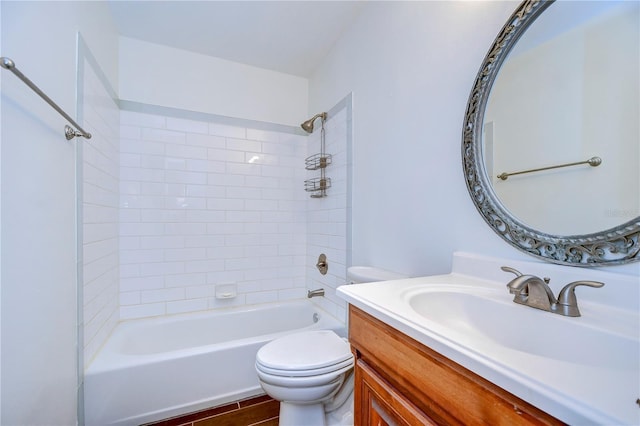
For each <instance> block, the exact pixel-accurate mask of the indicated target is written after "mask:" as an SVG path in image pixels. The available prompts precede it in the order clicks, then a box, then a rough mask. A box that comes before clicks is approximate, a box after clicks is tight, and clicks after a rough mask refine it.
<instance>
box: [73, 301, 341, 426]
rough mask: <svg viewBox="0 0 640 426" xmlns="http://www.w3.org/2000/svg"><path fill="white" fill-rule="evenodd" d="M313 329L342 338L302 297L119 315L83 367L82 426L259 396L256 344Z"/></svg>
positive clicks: (136, 420) (337, 326) (131, 421)
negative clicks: (121, 319) (150, 315)
mask: <svg viewBox="0 0 640 426" xmlns="http://www.w3.org/2000/svg"><path fill="white" fill-rule="evenodd" d="M318 329H331V330H335V331H336V333H338V334H339V335H341V336H346V329H345V327H344V324H343V323H341V322H339V321H338V320H336V319H335V318H333V317H332V316H330V315H329V314H327V313H326V312H324V311H322V310H320V309H319V308H318V307H316V306H315V305H313V304H312V303H311V302H309V301H307V300H304V301H294V302H285V303H277V304H265V305H253V306H250V307H242V308H230V309H225V310H218V311H211V312H202V313H193V314H182V315H174V316H169V317H159V318H151V319H141V320H132V321H124V322H122V323H120V324H118V326H117V327H116V329H115V330H114V332H113V333H112V335H111V337H110V338H109V339H108V341H107V342H106V343H105V345H104V347H103V348H102V349H101V350H100V352H99V353H98V354H97V355H96V357H95V359H94V360H93V361H92V362H91V364H90V365H89V366H88V367H87V369H86V371H85V376H84V405H85V424H86V425H87V426H102V425H139V424H141V423H145V422H150V421H154V420H160V419H164V418H167V417H172V416H176V415H179V414H184V413H188V412H192V411H197V410H200V409H204V408H208V407H212V406H217V405H220V404H225V403H228V402H232V401H237V400H239V399H243V398H247V397H251V396H256V395H260V394H263V393H264V392H263V391H262V389H261V388H260V384H259V383H258V378H257V375H256V373H255V370H254V363H255V357H256V353H257V351H258V349H259V348H260V347H261V346H263V345H264V344H265V343H267V342H269V341H271V340H273V339H274V338H277V337H280V336H283V335H286V334H288V333H291V332H296V331H302V330H318Z"/></svg>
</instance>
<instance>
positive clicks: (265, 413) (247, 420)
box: [143, 395, 280, 426]
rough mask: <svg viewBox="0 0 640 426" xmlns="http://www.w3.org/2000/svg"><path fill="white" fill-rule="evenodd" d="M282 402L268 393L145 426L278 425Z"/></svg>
mask: <svg viewBox="0 0 640 426" xmlns="http://www.w3.org/2000/svg"><path fill="white" fill-rule="evenodd" d="M279 411H280V404H279V403H278V401H274V400H273V399H271V397H269V396H267V395H262V396H257V397H255V398H250V399H246V400H243V401H239V402H234V403H231V404H226V405H222V406H220V407H214V408H209V409H207V410H202V411H198V412H195V413H190V414H185V415H183V416H178V417H172V418H170V419H165V420H160V421H157V422H153V423H147V424H145V425H143V426H278V414H279Z"/></svg>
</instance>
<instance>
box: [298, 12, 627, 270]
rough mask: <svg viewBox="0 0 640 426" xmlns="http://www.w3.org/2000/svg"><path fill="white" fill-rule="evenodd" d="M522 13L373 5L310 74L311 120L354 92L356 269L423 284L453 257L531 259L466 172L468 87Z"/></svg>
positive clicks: (354, 256) (445, 268) (625, 268)
mask: <svg viewBox="0 0 640 426" xmlns="http://www.w3.org/2000/svg"><path fill="white" fill-rule="evenodd" d="M516 6H517V3H516V2H510V1H505V2H480V1H473V2H372V3H370V4H368V5H367V6H366V7H365V9H364V11H363V13H362V15H361V16H360V17H359V18H358V19H357V20H356V22H354V24H353V26H352V27H351V28H350V29H349V30H348V31H347V32H346V33H345V34H344V36H343V37H342V38H341V39H340V40H339V41H338V43H337V44H336V46H335V48H334V49H333V50H332V52H331V53H330V54H329V55H328V56H327V58H326V60H325V61H324V62H323V64H322V65H321V66H320V67H319V69H318V70H317V71H316V72H315V74H314V75H313V76H312V77H311V79H310V83H309V86H310V95H309V99H310V110H311V111H314V110H319V109H321V108H322V107H323V106H324V105H332V104H333V103H335V102H336V100H338V99H341V98H342V97H343V96H345V95H346V94H347V93H349V92H353V99H354V101H353V102H354V106H353V123H354V142H353V163H354V171H353V173H354V182H353V263H354V264H369V265H374V266H378V267H383V268H387V269H390V270H393V271H397V272H403V273H406V274H410V275H424V274H437V273H446V272H448V271H449V270H450V267H451V254H452V252H453V251H454V250H465V251H471V252H478V253H485V254H490V255H493V256H500V257H506V258H514V259H530V258H528V257H527V256H526V255H525V254H522V253H521V252H519V251H517V250H516V249H514V248H512V247H511V246H510V245H508V244H507V243H506V242H504V241H503V240H502V239H500V237H498V236H497V235H496V234H495V233H494V232H493V231H492V230H491V229H490V228H489V227H488V226H487V225H486V224H485V222H484V221H483V219H482V218H481V216H480V215H479V214H478V212H477V211H476V209H475V207H474V205H473V203H472V201H471V198H470V197H469V195H468V192H467V189H466V186H465V182H464V177H463V173H462V164H461V163H462V156H461V139H462V123H463V119H464V112H465V108H466V104H467V101H468V96H469V93H470V90H471V87H472V85H473V82H474V79H475V77H476V74H477V71H478V68H479V67H480V64H481V62H482V60H483V58H484V56H485V55H486V53H487V51H488V49H489V47H490V46H491V44H492V42H493V40H494V38H495V36H496V35H497V34H498V32H499V31H500V29H501V28H502V26H503V25H504V23H505V22H506V20H507V18H508V17H509V16H510V15H511V13H512V12H513V10H514V9H515V7H516ZM611 270H615V271H620V272H625V273H635V274H637V273H638V264H637V263H636V264H632V265H625V266H620V267H615V268H611ZM585 273H587V272H586V271H585Z"/></svg>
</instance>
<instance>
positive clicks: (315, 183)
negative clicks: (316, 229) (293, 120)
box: [303, 112, 331, 198]
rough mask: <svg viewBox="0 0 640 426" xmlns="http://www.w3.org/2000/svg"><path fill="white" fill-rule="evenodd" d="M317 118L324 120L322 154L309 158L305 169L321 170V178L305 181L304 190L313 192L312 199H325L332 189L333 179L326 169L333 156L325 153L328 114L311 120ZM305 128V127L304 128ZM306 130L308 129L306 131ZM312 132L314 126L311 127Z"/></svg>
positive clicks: (321, 140) (321, 139)
mask: <svg viewBox="0 0 640 426" xmlns="http://www.w3.org/2000/svg"><path fill="white" fill-rule="evenodd" d="M317 117H320V118H321V119H322V121H321V126H322V127H321V129H320V152H319V153H318V154H313V155H311V156H309V157H307V158H306V159H305V160H304V162H305V169H307V170H320V177H316V178H312V179H307V180H305V181H304V190H305V191H307V192H311V198H323V197H326V196H327V189H329V188H331V178H328V177H326V175H325V169H326V168H327V166H328V165H329V164H331V154H327V153H326V152H325V134H324V122H325V121H326V119H327V113H326V112H323V113H320V114H318V115H316V116H315V117H313V118H312V119H311V120H309V121H311V123H313V120H315V119H316V118H317ZM303 128H304V126H303ZM305 130H306V129H305ZM311 130H313V126H312V125H311Z"/></svg>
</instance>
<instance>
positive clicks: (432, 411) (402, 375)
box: [349, 306, 563, 426]
mask: <svg viewBox="0 0 640 426" xmlns="http://www.w3.org/2000/svg"><path fill="white" fill-rule="evenodd" d="M349 340H350V342H351V345H352V348H353V351H354V353H355V354H356V358H357V359H358V360H359V361H361V362H364V363H365V365H367V367H368V368H369V369H370V370H375V373H376V375H377V377H379V378H380V379H382V380H384V382H386V383H388V384H389V386H390V387H392V389H394V390H395V392H397V393H398V394H399V395H403V396H404V398H405V399H406V400H407V401H411V404H412V405H413V406H414V407H416V409H417V410H419V411H420V412H421V413H423V414H424V415H425V416H429V417H430V418H431V419H432V421H433V422H434V423H437V424H446V425H460V426H472V425H478V426H480V425H491V426H513V425H540V426H542V425H547V426H548V425H563V423H562V422H561V421H559V420H558V419H555V418H554V417H552V416H550V415H548V414H547V413H545V412H543V411H541V410H539V409H537V408H536V407H534V406H532V405H530V404H528V403H527V402H525V401H523V400H521V399H520V398H518V397H516V396H515V395H513V394H510V393H509V392H507V391H505V390H504V389H502V388H500V387H498V386H496V385H494V384H493V383H491V382H489V381H487V380H485V379H484V378H482V377H480V376H478V375H477V374H475V373H473V372H472V371H470V370H467V369H466V368H464V367H462V366H461V365H459V364H457V363H455V362H453V361H451V360H450V359H448V358H446V357H444V356H443V355H441V354H439V353H437V352H435V351H434V350H432V349H430V348H428V347H427V346H425V345H423V344H421V343H420V342H417V341H416V340H414V339H412V338H410V337H409V336H407V335H405V334H402V333H401V332H399V331H398V330H396V329H394V328H392V327H390V326H389V325H387V324H385V323H383V322H381V321H379V320H378V319H376V318H373V317H372V316H370V315H369V314H367V313H365V312H363V311H361V310H359V309H358V308H355V307H354V306H350V307H349ZM362 376H363V377H364V375H362ZM356 380H358V376H356ZM362 424H367V423H362ZM381 424H384V423H381Z"/></svg>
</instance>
